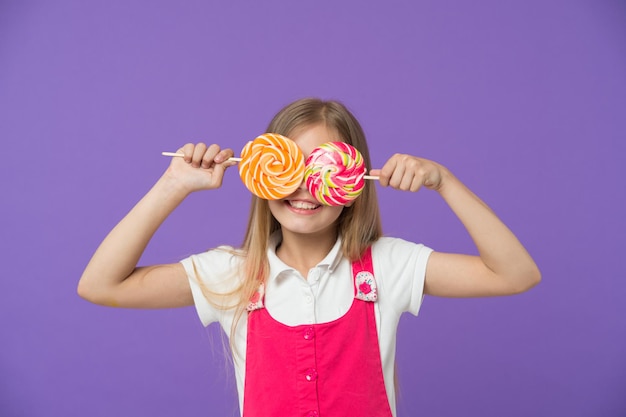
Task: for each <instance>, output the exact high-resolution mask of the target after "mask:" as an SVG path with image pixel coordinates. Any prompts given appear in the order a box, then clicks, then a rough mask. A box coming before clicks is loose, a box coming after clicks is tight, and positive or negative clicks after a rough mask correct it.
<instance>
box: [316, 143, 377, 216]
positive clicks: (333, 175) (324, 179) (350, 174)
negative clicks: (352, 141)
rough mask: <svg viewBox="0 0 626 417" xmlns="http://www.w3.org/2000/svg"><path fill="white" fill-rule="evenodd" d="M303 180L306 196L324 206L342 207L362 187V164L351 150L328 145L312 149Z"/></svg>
mask: <svg viewBox="0 0 626 417" xmlns="http://www.w3.org/2000/svg"><path fill="white" fill-rule="evenodd" d="M305 165H306V169H305V171H304V180H305V182H306V186H307V188H308V189H309V192H310V193H311V195H313V197H315V198H316V199H317V200H318V201H319V202H320V203H322V204H324V205H327V206H345V205H346V204H348V203H349V202H350V201H352V200H354V199H355V198H357V197H358V196H359V195H360V194H361V192H362V191H363V187H364V186H365V162H364V161H363V156H362V155H361V153H360V152H359V151H358V150H357V149H356V148H355V147H354V146H351V145H349V144H347V143H344V142H328V143H325V144H323V145H321V146H319V147H318V148H316V149H314V150H313V152H311V154H310V155H309V157H308V158H307V160H306V164H305Z"/></svg>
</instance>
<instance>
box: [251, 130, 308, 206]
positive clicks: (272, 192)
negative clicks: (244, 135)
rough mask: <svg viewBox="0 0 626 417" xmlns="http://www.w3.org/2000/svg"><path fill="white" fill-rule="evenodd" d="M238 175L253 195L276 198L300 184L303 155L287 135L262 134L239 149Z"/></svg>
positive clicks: (269, 198) (286, 194)
mask: <svg viewBox="0 0 626 417" xmlns="http://www.w3.org/2000/svg"><path fill="white" fill-rule="evenodd" d="M239 176H240V177H241V180H242V181H243V183H244V184H245V186H246V187H247V188H248V190H250V191H251V192H252V194H254V195H256V196H257V197H260V198H263V199H266V200H279V199H281V198H284V197H286V196H288V195H290V194H292V193H293V192H294V191H295V190H296V189H297V188H298V187H299V186H300V184H301V183H302V178H303V176H304V155H303V154H302V151H301V150H300V148H298V146H297V145H296V144H295V142H294V141H292V140H291V139H289V138H286V137H285V136H282V135H279V134H276V133H266V134H264V135H261V136H259V137H257V138H256V139H254V140H253V141H251V142H248V143H247V144H246V146H244V148H243V150H242V151H241V162H240V163H239Z"/></svg>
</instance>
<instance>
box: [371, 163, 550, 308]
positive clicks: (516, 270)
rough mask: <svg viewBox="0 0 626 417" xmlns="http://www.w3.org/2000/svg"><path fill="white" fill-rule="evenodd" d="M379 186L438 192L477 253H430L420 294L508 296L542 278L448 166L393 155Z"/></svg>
mask: <svg viewBox="0 0 626 417" xmlns="http://www.w3.org/2000/svg"><path fill="white" fill-rule="evenodd" d="M371 174H372V175H380V183H381V185H383V186H391V187H393V188H397V189H400V190H406V191H418V190H419V189H420V188H421V187H422V186H424V187H426V188H429V189H432V190H435V191H437V192H438V193H439V194H440V195H441V197H442V198H443V199H444V200H445V201H446V203H447V204H448V205H449V206H450V208H451V209H452V211H453V212H454V213H455V214H456V216H457V217H458V218H459V220H460V221H461V222H462V223H463V225H464V226H465V228H466V229H467V231H468V233H469V234H470V236H471V238H472V240H473V241H474V243H475V244H476V247H477V248H478V253H479V256H471V255H459V254H450V253H441V252H435V253H433V254H431V256H430V259H429V261H428V266H427V268H426V282H425V290H424V291H425V293H426V294H429V295H437V296H443V297H481V296H494V295H510V294H516V293H520V292H523V291H526V290H528V289H530V288H532V287H533V286H535V285H536V284H538V283H539V281H540V280H541V274H540V272H539V269H538V268H537V265H536V264H535V262H534V261H533V259H532V258H531V257H530V255H529V254H528V252H527V251H526V249H525V248H524V246H523V245H522V244H521V243H520V242H519V240H518V239H517V237H515V235H514V234H513V233H512V232H511V231H510V230H509V228H508V227H507V226H506V225H505V224H504V223H503V222H502V221H501V220H500V219H499V218H498V217H497V216H496V215H495V213H494V212H493V211H492V210H491V209H490V208H489V207H488V206H487V205H486V204H485V203H484V202H482V201H481V200H480V199H479V198H478V197H477V196H476V195H475V194H474V193H472V192H471V191H470V190H469V189H468V188H467V187H466V186H465V185H464V184H463V183H462V182H461V181H459V180H458V179H457V178H456V177H455V176H454V175H453V174H452V173H451V172H450V171H449V170H448V169H446V168H445V167H443V166H441V165H440V164H437V163H436V162H433V161H429V160H426V159H422V158H417V157H414V156H410V155H400V154H398V155H394V156H393V157H391V158H390V159H389V161H388V162H387V163H386V164H385V166H383V168H382V169H381V170H372V172H371Z"/></svg>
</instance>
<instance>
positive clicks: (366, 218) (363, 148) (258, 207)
mask: <svg viewBox="0 0 626 417" xmlns="http://www.w3.org/2000/svg"><path fill="white" fill-rule="evenodd" d="M319 124H322V125H325V126H326V127H327V128H328V129H329V130H333V131H336V132H337V133H338V134H339V138H338V139H340V140H342V141H344V142H346V143H348V144H350V145H352V146H354V147H355V148H356V149H358V150H359V151H360V152H361V154H362V155H363V158H364V161H365V166H366V167H368V168H369V167H371V160H370V154H369V150H368V147H367V143H366V140H365V134H364V133H363V129H362V128H361V125H360V124H359V122H358V121H357V119H356V118H355V117H354V115H353V114H352V113H351V112H350V111H349V110H348V109H347V108H346V107H345V106H344V105H343V104H341V103H340V102H338V101H323V100H320V99H317V98H306V99H301V100H298V101H295V102H293V103H291V104H289V105H287V106H286V107H284V108H283V109H282V110H280V111H279V112H278V113H277V114H276V116H275V117H274V118H273V119H272V121H271V122H270V124H269V126H268V127H267V132H268V133H278V134H281V135H284V136H287V137H289V135H290V134H292V133H294V132H295V131H296V130H299V129H302V128H306V127H311V126H314V125H319ZM279 229H280V224H279V223H278V221H277V220H276V219H275V218H274V217H273V216H272V213H271V212H270V209H269V205H268V202H267V200H263V199H260V198H258V197H256V196H252V204H251V206H250V214H249V218H248V227H247V231H246V234H245V238H244V241H243V244H242V246H241V250H240V251H237V252H238V253H239V254H241V255H242V256H243V257H244V262H243V270H242V271H241V273H242V274H243V276H244V279H243V280H242V283H241V285H240V286H239V287H238V288H237V289H236V290H235V291H234V292H233V293H229V294H228V295H229V296H231V295H235V297H234V300H236V303H237V304H236V306H233V305H230V306H229V307H226V306H222V308H235V309H236V312H235V318H234V322H233V325H232V328H231V332H230V334H231V338H230V339H231V340H230V344H231V348H232V347H233V346H234V344H233V337H232V336H233V335H234V332H235V328H236V327H237V323H238V322H239V320H240V319H241V317H242V315H243V313H244V311H246V307H247V305H248V303H249V300H250V298H251V297H252V296H253V295H254V293H255V291H256V290H257V289H258V288H259V285H260V284H261V283H264V282H265V280H266V279H267V276H268V274H269V261H268V258H267V250H268V245H269V241H270V236H271V235H272V233H274V232H275V231H277V230H279ZM337 231H338V234H339V235H340V236H341V238H342V241H341V244H342V247H341V250H342V253H343V255H344V256H345V257H346V258H347V259H349V260H350V261H354V260H357V259H359V258H360V257H361V255H362V254H363V252H364V251H365V249H366V248H367V247H368V246H370V245H371V244H372V243H373V242H375V241H376V240H377V239H378V238H380V237H381V236H382V226H381V221H380V211H379V208H378V200H377V198H376V188H375V186H374V183H373V181H366V184H365V187H364V189H363V192H362V194H361V195H360V196H359V198H357V199H356V200H354V203H353V204H352V205H351V206H349V207H344V209H343V211H342V213H341V214H340V216H339V218H338V219H337ZM209 292H210V291H209Z"/></svg>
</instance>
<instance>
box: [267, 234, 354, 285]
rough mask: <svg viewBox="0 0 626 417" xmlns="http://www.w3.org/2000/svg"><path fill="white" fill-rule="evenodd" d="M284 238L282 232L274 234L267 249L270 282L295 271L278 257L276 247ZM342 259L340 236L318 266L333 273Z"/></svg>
mask: <svg viewBox="0 0 626 417" xmlns="http://www.w3.org/2000/svg"><path fill="white" fill-rule="evenodd" d="M282 238H283V236H282V233H281V232H280V230H278V231H276V232H274V233H273V234H272V236H270V242H269V247H268V249H267V258H268V261H269V264H270V273H269V276H268V281H271V280H274V279H276V277H278V276H279V275H280V274H281V273H282V272H284V271H294V268H292V267H290V266H289V265H287V264H286V263H284V262H283V261H282V260H281V259H280V258H279V257H278V255H276V247H277V246H278V244H279V243H280V242H281V241H282ZM341 259H342V253H341V236H338V237H337V241H336V242H335V245H334V246H333V247H332V249H331V250H330V252H328V254H327V255H326V256H325V257H324V259H322V260H321V261H320V262H319V263H318V264H317V265H316V266H317V267H319V266H325V267H327V268H328V272H331V273H332V272H333V270H334V269H335V268H336V267H337V264H338V263H339V261H341Z"/></svg>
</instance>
